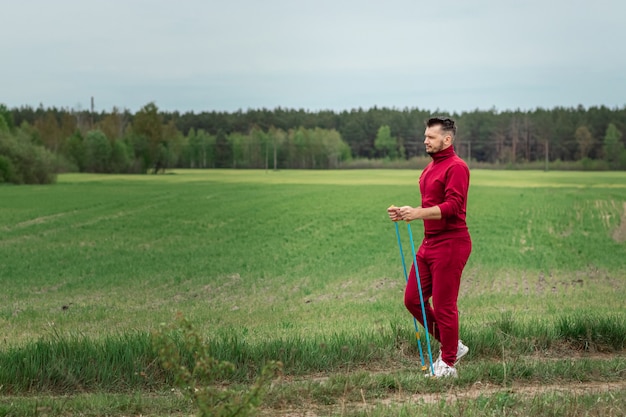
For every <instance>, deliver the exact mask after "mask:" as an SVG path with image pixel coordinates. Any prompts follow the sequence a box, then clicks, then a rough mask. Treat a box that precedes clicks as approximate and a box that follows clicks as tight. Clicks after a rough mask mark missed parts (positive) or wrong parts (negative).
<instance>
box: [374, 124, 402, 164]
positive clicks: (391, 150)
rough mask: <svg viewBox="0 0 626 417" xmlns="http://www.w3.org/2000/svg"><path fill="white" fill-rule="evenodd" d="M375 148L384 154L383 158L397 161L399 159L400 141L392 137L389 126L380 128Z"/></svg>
mask: <svg viewBox="0 0 626 417" xmlns="http://www.w3.org/2000/svg"><path fill="white" fill-rule="evenodd" d="M374 147H375V148H376V150H377V151H379V152H382V155H383V158H389V159H396V158H397V157H398V140H397V139H396V138H395V137H393V136H391V128H390V127H389V126H387V125H382V126H381V127H379V128H378V133H377V134H376V140H375V141H374Z"/></svg>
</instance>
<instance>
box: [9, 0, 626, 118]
mask: <svg viewBox="0 0 626 417" xmlns="http://www.w3.org/2000/svg"><path fill="white" fill-rule="evenodd" d="M0 10H1V12H0V37H1V39H3V46H2V48H0V57H1V61H0V62H1V63H2V64H1V65H0V104H4V105H6V106H8V107H20V106H32V107H38V106H39V105H40V104H43V106H44V107H52V106H55V107H63V108H71V109H75V110H80V109H83V110H85V109H88V108H89V107H90V102H91V98H92V97H93V100H94V105H95V110H96V111H103V110H104V111H109V110H111V109H112V108H113V107H117V108H120V109H128V110H131V111H136V110H139V109H140V108H141V107H142V106H144V105H145V104H147V103H150V102H154V103H155V104H156V105H157V107H158V108H159V109H161V110H167V111H175V110H177V111H180V112H187V111H193V112H196V113H198V112H202V111H226V112H233V111H238V110H242V111H246V110H248V109H260V108H267V109H274V108H276V107H282V108H290V109H305V110H309V111H319V110H334V111H343V110H351V109H355V108H363V109H367V108H371V107H374V106H378V107H389V108H398V109H403V108H419V109H426V110H432V111H439V112H449V113H453V112H459V113H460V112H464V111H472V110H476V109H480V110H487V109H495V110H497V111H505V110H515V109H520V110H532V109H535V108H538V107H541V108H553V107H556V106H563V107H576V106H579V105H582V106H584V107H587V108H588V107H592V106H601V105H604V106H607V107H611V108H616V107H617V108H622V107H624V106H626V43H625V42H626V21H625V19H624V16H626V2H624V1H621V0H593V1H591V0H584V1H581V0H540V1H539V0H525V1H512V0H500V1H497V0H473V1H472V0H468V1H462V0H444V1H422V0H411V1H409V0H385V1H382V0H377V1H369V0H314V1H298V0H254V1H252V0H223V1H216V0H178V1H174V0H169V1H166V0H55V1H49V0H0Z"/></svg>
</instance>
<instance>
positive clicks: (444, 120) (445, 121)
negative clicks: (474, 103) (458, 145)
mask: <svg viewBox="0 0 626 417" xmlns="http://www.w3.org/2000/svg"><path fill="white" fill-rule="evenodd" d="M437 125H439V126H441V130H443V131H444V132H450V133H452V138H453V139H454V137H455V136H456V123H455V122H454V120H453V119H451V118H449V117H441V116H434V117H431V118H430V119H428V121H427V122H426V126H427V127H433V126H437Z"/></svg>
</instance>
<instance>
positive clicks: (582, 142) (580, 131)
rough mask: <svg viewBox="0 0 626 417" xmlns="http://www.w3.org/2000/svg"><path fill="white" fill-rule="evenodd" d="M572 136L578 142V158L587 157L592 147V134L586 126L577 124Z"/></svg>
mask: <svg viewBox="0 0 626 417" xmlns="http://www.w3.org/2000/svg"><path fill="white" fill-rule="evenodd" d="M574 138H575V139H576V143H577V144H578V152H579V154H580V158H581V159H584V158H589V152H590V151H591V149H592V148H593V142H594V140H593V136H592V135H591V132H590V131H589V129H588V128H587V126H579V127H578V128H577V129H576V133H574Z"/></svg>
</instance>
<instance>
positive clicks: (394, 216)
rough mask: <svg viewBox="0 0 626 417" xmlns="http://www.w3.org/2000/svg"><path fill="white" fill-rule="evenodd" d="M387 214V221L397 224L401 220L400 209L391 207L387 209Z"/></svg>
mask: <svg viewBox="0 0 626 417" xmlns="http://www.w3.org/2000/svg"><path fill="white" fill-rule="evenodd" d="M387 214H389V219H390V220H391V221H392V222H399V221H400V220H402V216H401V215H400V207H396V206H391V207H389V208H388V209H387Z"/></svg>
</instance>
